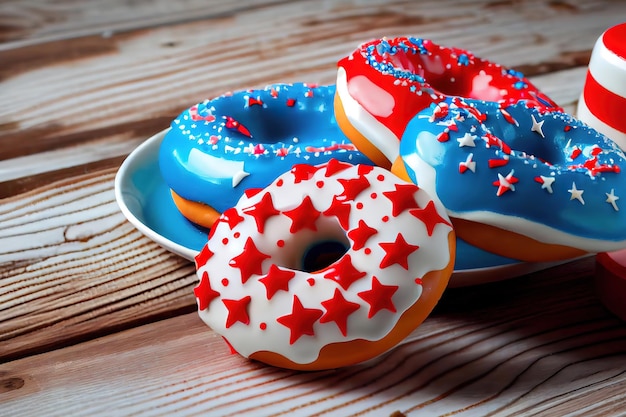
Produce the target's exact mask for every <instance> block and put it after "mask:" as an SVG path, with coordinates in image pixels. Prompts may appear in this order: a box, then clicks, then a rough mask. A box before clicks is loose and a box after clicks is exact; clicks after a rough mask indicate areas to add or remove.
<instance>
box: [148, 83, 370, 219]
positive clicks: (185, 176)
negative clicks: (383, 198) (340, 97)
mask: <svg viewBox="0 0 626 417" xmlns="http://www.w3.org/2000/svg"><path fill="white" fill-rule="evenodd" d="M334 94H335V86H332V85H331V86H313V85H308V84H304V83H297V84H275V85H270V86H267V87H266V88H265V89H260V90H247V91H239V92H235V93H233V94H225V95H222V96H220V97H217V98H215V99H212V100H205V101H204V102H202V103H199V104H196V105H194V106H191V107H190V108H189V109H186V110H185V111H184V112H182V113H181V114H180V115H179V116H178V117H177V118H176V119H175V120H174V121H173V122H172V124H171V129H170V131H169V132H168V133H167V134H166V136H165V138H164V139H163V143H162V145H161V148H160V154H159V166H160V169H161V173H162V175H163V178H164V180H165V182H166V183H167V184H168V186H169V187H170V188H171V189H172V190H173V191H175V193H176V194H178V195H179V196H181V197H182V198H184V199H187V200H190V201H193V202H200V203H204V204H207V205H209V206H211V207H213V208H214V209H215V210H217V211H218V212H220V213H221V212H223V211H224V210H226V209H228V208H229V207H232V206H234V205H235V204H236V202H237V200H238V199H239V197H240V196H241V195H242V194H243V192H244V190H245V189H248V188H257V187H265V186H266V185H267V184H269V183H270V182H271V181H272V180H273V179H274V178H276V177H277V176H278V175H279V174H280V173H282V172H284V171H288V170H289V169H290V168H291V167H292V166H293V165H294V164H296V163H310V164H319V163H323V162H326V161H328V160H329V159H331V158H336V159H339V160H345V161H350V162H353V163H365V164H367V163H369V164H371V162H370V161H369V160H368V159H367V158H366V157H365V156H364V155H363V154H362V153H360V152H359V151H357V150H356V148H355V147H354V145H353V144H352V143H351V142H350V140H349V139H348V138H346V137H345V135H343V133H342V132H341V130H340V129H339V128H338V126H337V123H336V121H335V118H334V114H333V97H334Z"/></svg>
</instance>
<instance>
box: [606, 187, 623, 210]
mask: <svg viewBox="0 0 626 417" xmlns="http://www.w3.org/2000/svg"><path fill="white" fill-rule="evenodd" d="M604 194H606V202H607V203H609V204H610V205H612V206H613V210H615V211H619V207H617V200H619V197H618V196H616V195H615V190H614V189H613V188H611V192H610V193H604Z"/></svg>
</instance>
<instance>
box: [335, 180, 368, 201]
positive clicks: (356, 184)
mask: <svg viewBox="0 0 626 417" xmlns="http://www.w3.org/2000/svg"><path fill="white" fill-rule="evenodd" d="M337 181H339V183H340V184H341V185H342V186H343V193H341V197H345V198H346V200H348V201H350V200H354V199H355V198H356V196H358V195H359V194H360V193H361V191H363V190H366V189H367V188H368V187H369V186H370V182H369V181H368V180H367V178H365V177H364V176H359V177H357V178H350V179H344V178H340V179H338V180H337Z"/></svg>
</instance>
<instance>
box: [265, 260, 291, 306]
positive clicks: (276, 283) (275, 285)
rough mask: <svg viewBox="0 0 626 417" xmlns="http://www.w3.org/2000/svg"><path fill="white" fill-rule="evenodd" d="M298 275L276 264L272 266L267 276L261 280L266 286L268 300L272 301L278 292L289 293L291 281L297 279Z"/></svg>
mask: <svg viewBox="0 0 626 417" xmlns="http://www.w3.org/2000/svg"><path fill="white" fill-rule="evenodd" d="M295 276H296V273H295V272H294V271H290V270H288V269H282V268H280V267H278V266H276V265H275V264H272V265H271V266H270V269H269V271H267V275H266V276H264V277H263V278H261V279H259V281H260V282H261V283H262V284H263V285H265V291H266V294H267V299H268V300H271V299H272V297H273V296H274V294H276V293H277V292H278V291H280V290H283V291H289V281H290V280H291V278H293V277H295Z"/></svg>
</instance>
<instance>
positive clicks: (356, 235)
mask: <svg viewBox="0 0 626 417" xmlns="http://www.w3.org/2000/svg"><path fill="white" fill-rule="evenodd" d="M376 233H378V230H376V229H374V228H373V227H369V226H368V225H367V223H365V221H364V220H363V219H361V220H359V225H358V226H357V228H356V229H352V230H350V231H349V232H348V238H350V240H352V249H354V250H359V249H361V248H362V247H364V246H365V243H366V242H367V239H369V238H370V237H372V236H373V235H375V234H376Z"/></svg>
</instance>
